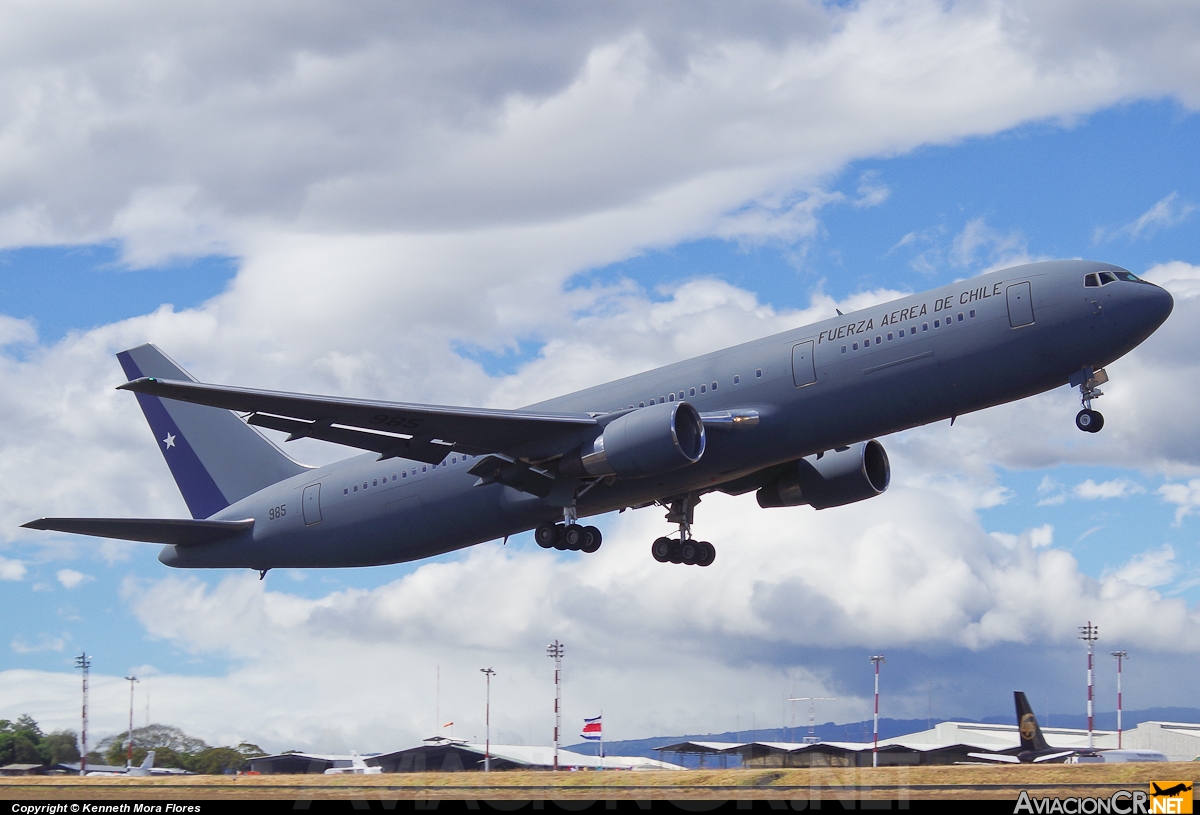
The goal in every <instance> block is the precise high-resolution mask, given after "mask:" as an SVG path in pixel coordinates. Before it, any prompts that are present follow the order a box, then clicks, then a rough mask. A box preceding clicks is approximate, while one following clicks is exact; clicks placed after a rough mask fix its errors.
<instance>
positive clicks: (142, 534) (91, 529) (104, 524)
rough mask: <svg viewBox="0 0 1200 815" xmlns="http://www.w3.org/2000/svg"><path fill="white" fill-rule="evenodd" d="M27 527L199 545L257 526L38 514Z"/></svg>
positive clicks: (252, 521) (158, 519)
mask: <svg viewBox="0 0 1200 815" xmlns="http://www.w3.org/2000/svg"><path fill="white" fill-rule="evenodd" d="M21 526H23V527H24V528H26V529H46V530H49V531H52V532H67V533H69V534H72V535H92V536H94V537H97V538H116V539H117V540H126V541H140V542H142V543H166V544H172V545H175V546H196V545H199V544H202V543H215V542H216V541H219V540H225V539H226V538H232V537H234V536H235V535H239V534H241V533H242V532H245V531H246V530H248V529H251V528H252V527H253V526H254V519H253V518H247V519H246V520H243V521H189V520H181V519H177V518H38V519H37V520H36V521H30V522H29V523H27V524H21Z"/></svg>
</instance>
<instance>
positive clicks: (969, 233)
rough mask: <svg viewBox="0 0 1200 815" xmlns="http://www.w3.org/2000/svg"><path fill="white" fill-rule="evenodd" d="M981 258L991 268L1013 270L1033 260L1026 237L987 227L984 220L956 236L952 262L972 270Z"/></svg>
mask: <svg viewBox="0 0 1200 815" xmlns="http://www.w3.org/2000/svg"><path fill="white" fill-rule="evenodd" d="M980 254H982V256H983V260H984V263H985V264H988V265H990V266H992V267H1001V266H1014V265H1016V264H1018V263H1024V262H1027V261H1028V260H1029V259H1030V258H1029V253H1028V250H1027V248H1026V241H1025V236H1024V235H1022V234H1021V233H1020V232H1019V231H1016V230H1014V231H1011V232H1008V233H1007V234H1006V233H1003V232H1000V231H999V230H997V229H993V228H992V227H990V226H988V224H987V222H986V221H985V220H984V219H983V218H974V219H972V220H970V221H968V222H967V225H966V226H964V227H963V229H962V231H961V232H959V233H958V234H957V235H955V236H954V241H953V248H952V249H951V252H950V259H951V261H952V262H954V264H955V265H957V266H973V265H974V264H975V258H976V256H977V255H980Z"/></svg>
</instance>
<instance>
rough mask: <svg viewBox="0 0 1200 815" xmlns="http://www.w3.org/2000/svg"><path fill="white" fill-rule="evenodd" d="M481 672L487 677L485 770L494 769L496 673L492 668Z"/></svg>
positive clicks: (484, 717)
mask: <svg viewBox="0 0 1200 815" xmlns="http://www.w3.org/2000/svg"><path fill="white" fill-rule="evenodd" d="M479 671H480V673H482V674H483V675H484V676H486V677H487V706H486V707H485V708H484V714H483V722H484V725H483V726H484V728H485V729H484V733H485V735H484V742H483V771H484V772H485V773H490V772H491V771H492V677H493V676H494V675H495V674H496V672H495V671H493V670H492V669H491V668H480V669H479Z"/></svg>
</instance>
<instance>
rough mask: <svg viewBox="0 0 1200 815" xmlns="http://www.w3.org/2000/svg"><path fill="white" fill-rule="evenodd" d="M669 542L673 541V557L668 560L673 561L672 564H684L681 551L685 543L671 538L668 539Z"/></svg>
mask: <svg viewBox="0 0 1200 815" xmlns="http://www.w3.org/2000/svg"><path fill="white" fill-rule="evenodd" d="M668 540H670V541H671V555H670V556H669V557H668V558H667V560H669V561H671V562H672V563H683V552H682V551H681V550H682V549H683V542H682V541H677V540H671V539H670V538H668Z"/></svg>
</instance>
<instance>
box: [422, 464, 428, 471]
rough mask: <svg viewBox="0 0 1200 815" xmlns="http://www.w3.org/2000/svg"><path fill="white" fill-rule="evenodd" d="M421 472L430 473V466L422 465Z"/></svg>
mask: <svg viewBox="0 0 1200 815" xmlns="http://www.w3.org/2000/svg"><path fill="white" fill-rule="evenodd" d="M421 472H423V473H427V472H429V465H428V464H422V465H421Z"/></svg>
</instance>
